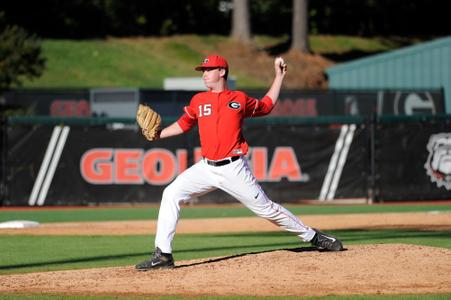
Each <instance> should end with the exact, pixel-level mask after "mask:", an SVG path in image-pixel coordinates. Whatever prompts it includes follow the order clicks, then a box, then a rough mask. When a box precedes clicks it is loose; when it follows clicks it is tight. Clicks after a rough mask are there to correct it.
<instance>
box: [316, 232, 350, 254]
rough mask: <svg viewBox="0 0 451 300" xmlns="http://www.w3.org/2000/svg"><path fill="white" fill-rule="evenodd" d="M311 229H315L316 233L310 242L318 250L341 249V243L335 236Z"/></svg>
mask: <svg viewBox="0 0 451 300" xmlns="http://www.w3.org/2000/svg"><path fill="white" fill-rule="evenodd" d="M313 230H315V232H316V234H315V236H314V237H313V239H312V240H311V241H310V242H311V243H312V245H313V246H314V247H316V248H317V249H318V250H327V251H341V250H343V244H342V243H341V242H340V240H338V239H337V238H336V237H334V236H332V235H328V234H325V233H324V232H321V231H319V230H318V229H313Z"/></svg>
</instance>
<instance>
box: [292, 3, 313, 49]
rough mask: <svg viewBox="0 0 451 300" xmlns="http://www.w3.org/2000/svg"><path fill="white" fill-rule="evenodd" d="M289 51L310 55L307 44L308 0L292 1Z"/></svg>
mask: <svg viewBox="0 0 451 300" xmlns="http://www.w3.org/2000/svg"><path fill="white" fill-rule="evenodd" d="M291 49H293V50H299V51H301V52H302V53H311V51H310V45H309V42H308V0H293V22H292V31H291Z"/></svg>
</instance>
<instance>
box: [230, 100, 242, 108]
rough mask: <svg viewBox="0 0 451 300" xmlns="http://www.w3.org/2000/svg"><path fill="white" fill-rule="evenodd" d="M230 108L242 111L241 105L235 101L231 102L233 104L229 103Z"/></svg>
mask: <svg viewBox="0 0 451 300" xmlns="http://www.w3.org/2000/svg"><path fill="white" fill-rule="evenodd" d="M229 107H230V108H232V109H240V107H241V104H239V103H238V102H235V101H231V102H229Z"/></svg>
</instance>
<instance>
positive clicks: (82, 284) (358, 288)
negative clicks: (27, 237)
mask: <svg viewBox="0 0 451 300" xmlns="http://www.w3.org/2000/svg"><path fill="white" fill-rule="evenodd" d="M175 258H177V257H175ZM176 264H177V267H176V268H175V269H172V270H157V271H147V272H138V271H135V270H134V267H133V266H127V267H116V268H101V269H87V270H71V271H58V272H43V273H30V274H21V275H3V276H0V292H5V291H9V292H40V293H42V292H46V293H68V294H114V295H118V294H120V295H168V294H175V295H185V296H189V295H190V296H192V295H256V296H289V295H293V296H315V295H316V296H319V295H351V294H426V293H450V292H451V276H450V274H451V250H448V249H444V248H434V247H425V246H416V245H404V244H391V245H382V244H381V245H359V246H350V247H348V249H347V250H346V251H342V252H318V251H316V250H313V249H311V248H297V249H289V250H277V251H267V252H259V253H248V254H241V255H236V256H228V257H219V258H213V259H201V260H192V261H178V262H177V261H176Z"/></svg>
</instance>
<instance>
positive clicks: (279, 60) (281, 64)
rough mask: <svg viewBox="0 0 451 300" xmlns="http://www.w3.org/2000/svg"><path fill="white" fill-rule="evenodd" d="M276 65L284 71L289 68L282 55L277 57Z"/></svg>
mask: <svg viewBox="0 0 451 300" xmlns="http://www.w3.org/2000/svg"><path fill="white" fill-rule="evenodd" d="M276 65H277V66H278V67H279V68H280V70H281V71H282V72H284V71H286V70H287V64H286V63H285V61H284V60H283V58H282V57H278V58H276Z"/></svg>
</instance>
